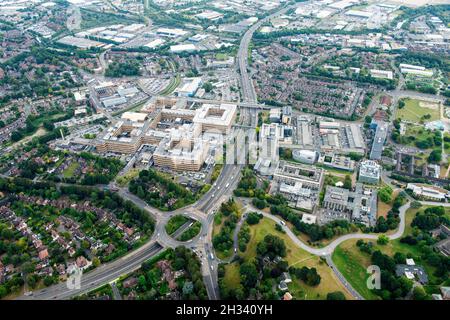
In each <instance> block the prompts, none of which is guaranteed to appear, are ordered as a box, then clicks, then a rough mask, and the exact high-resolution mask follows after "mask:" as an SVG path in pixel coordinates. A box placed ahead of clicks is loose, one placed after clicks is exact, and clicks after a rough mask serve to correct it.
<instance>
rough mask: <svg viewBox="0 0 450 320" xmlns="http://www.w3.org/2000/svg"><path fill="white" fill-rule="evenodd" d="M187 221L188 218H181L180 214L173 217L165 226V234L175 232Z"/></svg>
mask: <svg viewBox="0 0 450 320" xmlns="http://www.w3.org/2000/svg"><path fill="white" fill-rule="evenodd" d="M188 221H189V218H187V217H185V216H182V215H180V214H178V215H176V216H173V217H172V218H170V220H169V221H168V222H167V224H166V227H165V228H166V232H167V234H169V235H171V234H172V233H174V232H175V231H177V230H178V229H179V228H180V227H181V226H182V225H183V224H185V223H186V222H188Z"/></svg>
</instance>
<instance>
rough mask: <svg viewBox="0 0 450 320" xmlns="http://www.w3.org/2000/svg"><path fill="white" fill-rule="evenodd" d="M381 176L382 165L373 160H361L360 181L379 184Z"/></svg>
mask: <svg viewBox="0 0 450 320" xmlns="http://www.w3.org/2000/svg"><path fill="white" fill-rule="evenodd" d="M380 177H381V166H380V165H379V164H378V163H376V162H375V161H372V160H366V161H363V162H361V164H360V166H359V177H358V181H359V182H362V183H368V184H378V182H379V181H380Z"/></svg>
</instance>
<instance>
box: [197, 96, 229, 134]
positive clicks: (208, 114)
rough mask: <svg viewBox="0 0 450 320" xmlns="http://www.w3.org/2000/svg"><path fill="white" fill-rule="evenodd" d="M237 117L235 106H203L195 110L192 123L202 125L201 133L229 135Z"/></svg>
mask: <svg viewBox="0 0 450 320" xmlns="http://www.w3.org/2000/svg"><path fill="white" fill-rule="evenodd" d="M236 115H237V106H236V105H235V104H225V103H223V104H221V105H214V104H203V105H202V106H201V107H200V108H199V109H197V110H196V112H195V116H194V119H193V120H192V121H193V122H194V123H198V124H201V125H202V130H203V132H205V131H211V132H212V131H218V132H221V133H229V132H230V130H231V126H232V125H233V123H234V120H235V119H236Z"/></svg>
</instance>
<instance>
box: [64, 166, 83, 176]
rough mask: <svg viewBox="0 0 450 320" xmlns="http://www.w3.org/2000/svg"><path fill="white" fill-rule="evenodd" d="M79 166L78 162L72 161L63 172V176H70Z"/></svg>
mask: <svg viewBox="0 0 450 320" xmlns="http://www.w3.org/2000/svg"><path fill="white" fill-rule="evenodd" d="M79 167H80V165H79V164H78V162H72V163H71V164H70V165H69V166H68V167H67V169H66V170H64V172H63V177H64V178H72V177H73V176H74V174H75V170H77V169H78V168H79Z"/></svg>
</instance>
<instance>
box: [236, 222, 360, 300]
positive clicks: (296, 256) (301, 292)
mask: <svg viewBox="0 0 450 320" xmlns="http://www.w3.org/2000/svg"><path fill="white" fill-rule="evenodd" d="M250 234H251V238H250V242H249V243H248V245H247V250H246V251H245V253H243V258H244V260H245V261H248V260H252V259H254V258H255V257H256V246H257V244H258V243H259V242H261V241H262V240H263V239H264V237H265V236H266V235H268V234H273V235H276V236H277V237H280V238H281V239H283V240H284V243H285V245H286V249H287V250H286V251H287V256H286V257H285V259H286V261H287V262H288V263H289V266H295V267H296V268H301V267H303V266H307V267H309V268H312V267H314V268H316V269H317V272H318V273H319V274H320V276H321V278H322V280H321V282H320V284H319V285H318V286H316V287H310V286H308V285H306V284H305V283H303V282H302V281H301V280H298V279H293V281H292V283H290V284H289V285H288V287H289V292H290V293H291V294H292V295H293V297H294V298H295V299H299V300H300V299H308V300H311V299H326V295H327V293H329V292H333V291H341V292H343V293H344V294H345V296H346V297H347V299H351V296H350V294H349V293H348V292H347V291H346V289H345V288H344V287H343V286H342V284H341V283H340V282H339V280H338V279H337V277H336V276H335V274H334V273H333V271H332V270H331V268H330V267H328V265H327V263H326V262H325V261H322V259H321V258H320V257H317V256H314V255H312V254H310V253H308V252H306V251H304V250H302V249H300V248H298V247H297V246H296V244H295V243H294V242H292V240H291V239H290V238H289V237H288V236H287V235H286V234H284V233H281V232H279V231H277V230H276V229H275V222H274V221H273V220H271V219H268V218H263V219H261V221H260V222H259V223H258V224H256V225H253V226H250Z"/></svg>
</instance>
